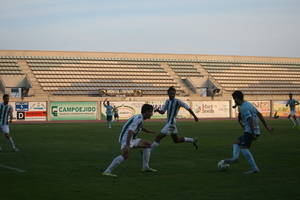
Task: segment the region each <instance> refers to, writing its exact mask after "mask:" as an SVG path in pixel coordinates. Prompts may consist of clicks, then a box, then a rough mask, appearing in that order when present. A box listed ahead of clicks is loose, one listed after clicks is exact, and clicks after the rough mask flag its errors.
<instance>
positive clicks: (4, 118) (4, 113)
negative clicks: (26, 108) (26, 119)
mask: <svg viewBox="0 0 300 200" xmlns="http://www.w3.org/2000/svg"><path fill="white" fill-rule="evenodd" d="M12 112H13V108H12V106H11V105H9V104H7V105H5V104H4V103H0V125H1V126H2V125H8V117H9V115H10V114H11V113H12Z"/></svg>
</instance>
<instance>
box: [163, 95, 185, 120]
mask: <svg viewBox="0 0 300 200" xmlns="http://www.w3.org/2000/svg"><path fill="white" fill-rule="evenodd" d="M180 107H184V108H185V109H187V110H188V109H190V107H189V106H188V105H187V104H186V103H184V102H183V101H181V100H180V99H176V98H174V99H172V100H171V99H168V100H166V102H165V104H164V105H163V106H162V107H161V109H160V110H161V111H163V112H166V111H167V116H168V118H167V123H169V124H174V122H175V120H176V116H177V114H178V111H179V109H180Z"/></svg>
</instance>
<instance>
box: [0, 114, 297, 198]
mask: <svg viewBox="0 0 300 200" xmlns="http://www.w3.org/2000/svg"><path fill="white" fill-rule="evenodd" d="M270 124H271V125H272V126H273V127H274V128H275V131H274V132H273V133H272V134H269V133H266V131H265V130H264V131H263V135H262V137H260V139H259V140H258V141H257V142H255V143H254V144H253V146H252V149H251V151H252V152H253V154H254V156H255V159H256V161H257V164H258V166H259V167H260V169H261V173H259V174H254V175H244V174H243V172H244V171H246V170H248V165H247V163H246V161H245V160H244V159H243V158H242V159H241V161H240V162H239V163H238V164H236V165H233V166H231V168H230V169H229V170H228V171H226V172H219V171H217V169H216V164H217V162H218V161H219V160H220V159H223V158H228V157H230V156H231V144H232V142H233V141H234V140H235V139H236V138H237V137H238V136H240V135H241V133H242V131H241V129H240V127H239V125H238V123H237V122H236V121H200V122H199V123H195V122H189V121H187V122H183V121H179V122H178V129H179V132H180V135H182V136H191V137H198V138H199V144H200V148H199V150H198V151H196V150H194V148H193V147H192V145H191V144H188V143H184V144H173V143H172V141H171V138H170V137H167V138H165V139H164V140H163V141H162V143H161V145H160V146H159V147H158V148H157V149H155V151H154V152H153V153H152V157H151V162H150V164H151V166H152V167H153V168H155V169H158V170H159V173H157V174H152V173H142V172H141V165H142V161H141V155H140V151H139V150H135V151H132V154H131V155H130V158H129V160H128V161H125V162H123V163H122V164H121V165H120V166H119V167H118V168H117V169H116V170H115V173H117V174H118V175H119V177H118V178H117V179H114V178H110V177H104V176H101V173H100V170H101V169H104V168H106V167H107V165H108V164H110V162H111V161H112V159H113V158H114V157H115V156H117V155H118V154H119V148H120V146H119V144H118V142H117V139H118V136H119V132H120V128H121V126H122V123H115V124H113V128H112V129H107V128H106V127H105V124H103V123H101V124H96V123H91V124H39V125H11V133H12V135H13V136H14V138H15V141H16V143H17V146H18V147H19V148H20V149H21V152H17V153H14V152H11V150H10V148H9V146H8V145H7V144H3V143H4V139H3V138H0V141H1V146H2V147H3V148H4V150H5V151H4V152H2V153H0V164H2V165H8V166H11V167H17V168H20V169H24V170H26V172H25V173H19V172H16V171H13V170H9V169H4V168H0V188H1V193H0V199H1V200H27V199H28V200H29V199H30V200H35V199H39V200H57V199H66V200H79V199H80V200H86V199H89V200H90V199H91V200H93V199H97V200H106V199H114V200H121V199H128V200H134V199H143V200H148V199H149V200H150V199H151V200H158V199H163V200H169V199H170V200H171V199H172V200H189V199H197V200H198V199H201V200H227V199H228V200H232V199H240V200H244V199H249V200H250V199H251V200H253V199H255V200H260V199H261V200H266V199H270V200H271V199H272V200H277V199H278V200H283V199H284V200H287V199H290V200H295V199H297V198H298V199H299V198H300V190H299V185H300V130H297V129H293V128H291V126H290V124H289V122H288V121H287V120H271V121H270ZM162 126H163V122H146V123H145V127H146V128H148V129H152V130H156V131H159V130H160V128H162ZM141 137H144V138H147V139H149V140H153V138H154V136H153V135H147V134H145V135H142V136H141Z"/></svg>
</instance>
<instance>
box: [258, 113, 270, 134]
mask: <svg viewBox="0 0 300 200" xmlns="http://www.w3.org/2000/svg"><path fill="white" fill-rule="evenodd" d="M257 117H258V118H259V119H260V121H261V122H262V124H263V125H264V127H265V128H266V129H267V130H268V131H269V132H270V131H272V130H273V128H272V127H271V126H268V125H267V123H266V121H265V118H264V116H263V115H262V114H261V113H260V112H257Z"/></svg>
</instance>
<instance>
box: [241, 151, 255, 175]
mask: <svg viewBox="0 0 300 200" xmlns="http://www.w3.org/2000/svg"><path fill="white" fill-rule="evenodd" d="M241 151H242V153H243V155H244V156H245V158H246V160H247V161H248V163H249V165H250V166H251V168H252V169H253V170H257V171H258V170H259V169H258V167H257V165H256V163H255V160H254V158H253V156H252V154H251V152H250V151H249V149H241Z"/></svg>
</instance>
